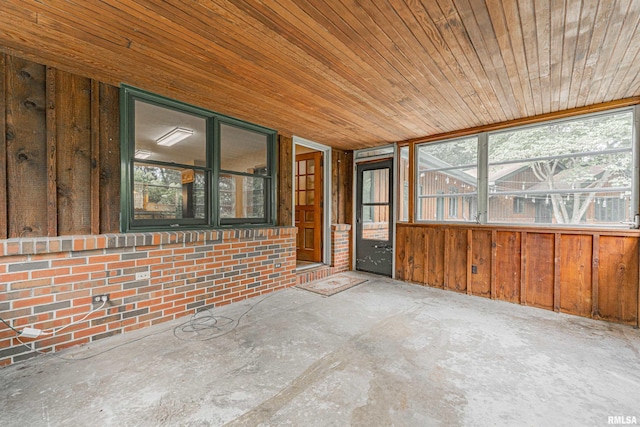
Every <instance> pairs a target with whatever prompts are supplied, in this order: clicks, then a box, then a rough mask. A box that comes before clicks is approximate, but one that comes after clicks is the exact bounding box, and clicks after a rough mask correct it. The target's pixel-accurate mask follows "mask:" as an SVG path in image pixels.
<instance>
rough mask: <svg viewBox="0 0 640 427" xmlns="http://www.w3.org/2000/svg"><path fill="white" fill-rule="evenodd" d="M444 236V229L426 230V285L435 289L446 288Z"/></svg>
mask: <svg viewBox="0 0 640 427" xmlns="http://www.w3.org/2000/svg"><path fill="white" fill-rule="evenodd" d="M444 234H445V230H444V229H443V228H427V229H426V234H425V235H426V242H427V243H426V246H425V250H424V257H425V263H426V268H425V278H424V283H426V284H427V285H429V286H433V287H434V288H441V289H442V288H444V250H445V245H444V240H445V239H444Z"/></svg>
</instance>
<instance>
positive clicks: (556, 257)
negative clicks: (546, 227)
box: [553, 233, 561, 312]
mask: <svg viewBox="0 0 640 427" xmlns="http://www.w3.org/2000/svg"><path fill="white" fill-rule="evenodd" d="M560 237H561V234H560V233H555V234H554V244H553V311H555V312H559V311H560V296H561V295H560V243H561V242H560Z"/></svg>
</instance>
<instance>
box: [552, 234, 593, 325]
mask: <svg viewBox="0 0 640 427" xmlns="http://www.w3.org/2000/svg"><path fill="white" fill-rule="evenodd" d="M556 251H558V252H559V255H560V311H562V312H563V313H569V314H575V315H578V316H584V317H591V305H592V295H591V283H592V261H593V260H592V251H593V237H592V236H590V235H572V234H563V235H562V236H561V238H560V247H559V248H556Z"/></svg>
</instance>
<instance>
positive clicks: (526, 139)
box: [415, 109, 637, 226]
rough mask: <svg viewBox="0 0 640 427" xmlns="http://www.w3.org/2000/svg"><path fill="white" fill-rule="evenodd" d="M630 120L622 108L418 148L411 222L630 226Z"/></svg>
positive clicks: (632, 209)
mask: <svg viewBox="0 0 640 427" xmlns="http://www.w3.org/2000/svg"><path fill="white" fill-rule="evenodd" d="M633 123H634V111H633V109H624V110H616V111H613V112H606V113H599V114H592V115H587V116H582V117H576V118H571V119H566V120H557V121H553V122H548V123H542V124H538V125H534V126H526V127H519V128H514V129H509V130H504V131H496V132H489V133H481V134H478V135H475V136H472V137H466V138H459V139H455V140H449V141H443V142H437V143H428V144H421V145H418V146H416V177H415V179H416V182H417V188H419V191H418V194H417V198H416V214H417V219H418V220H423V221H424V220H426V221H477V222H482V223H503V224H541V225H542V224H555V225H616V226H628V225H630V224H632V223H633V218H634V216H635V214H636V208H635V207H634V203H635V202H634V200H635V197H637V196H636V195H635V194H634V193H633V192H634V191H635V187H634V186H633V185H632V181H633V179H634V176H633V173H634V172H633V171H634V167H635V166H636V165H634V163H633V161H634V160H633V158H634V152H633V151H634V146H635V144H634V142H633V141H634V140H633V138H634V129H633ZM482 158H484V159H487V160H486V163H484V164H483V162H480V161H479V159H482ZM478 177H480V178H481V179H477V178H478ZM454 194H456V196H454ZM478 195H481V196H480V197H479V196H478ZM482 195H486V197H485V196H482ZM447 199H448V208H446V207H445V203H446V202H445V201H446V200H447ZM478 213H480V214H481V215H477V214H478ZM485 213H486V214H485Z"/></svg>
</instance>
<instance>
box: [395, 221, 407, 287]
mask: <svg viewBox="0 0 640 427" xmlns="http://www.w3.org/2000/svg"><path fill="white" fill-rule="evenodd" d="M408 231H409V227H403V226H399V227H396V250H395V252H396V279H398V280H407V279H406V277H407V276H406V270H407V264H406V263H405V261H406V259H407V256H406V254H407V236H408Z"/></svg>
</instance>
